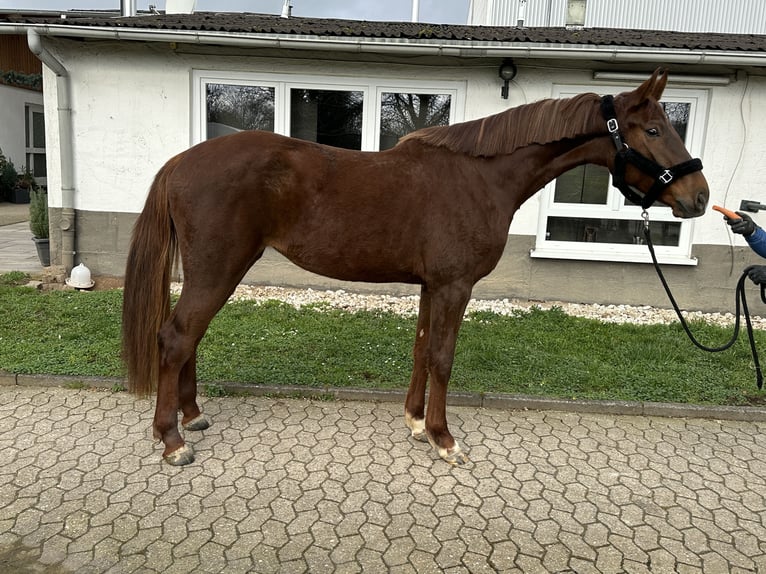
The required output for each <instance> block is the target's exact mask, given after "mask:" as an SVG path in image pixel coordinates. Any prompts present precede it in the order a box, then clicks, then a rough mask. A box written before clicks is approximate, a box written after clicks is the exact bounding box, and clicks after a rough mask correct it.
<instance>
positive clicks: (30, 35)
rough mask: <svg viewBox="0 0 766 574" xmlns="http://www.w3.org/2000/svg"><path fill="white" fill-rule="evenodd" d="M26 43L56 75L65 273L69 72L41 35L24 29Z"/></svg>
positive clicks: (70, 191) (69, 244) (70, 162)
mask: <svg viewBox="0 0 766 574" xmlns="http://www.w3.org/2000/svg"><path fill="white" fill-rule="evenodd" d="M27 44H28V45H29V49H30V51H31V52H32V53H33V54H34V55H35V56H37V57H38V58H39V59H40V61H41V62H42V63H43V64H45V65H46V66H47V67H48V68H50V69H51V71H53V73H54V74H56V97H57V99H58V124H59V157H60V161H61V220H60V225H61V264H62V265H63V266H64V267H65V268H66V272H67V274H68V273H69V272H70V271H71V270H72V268H73V267H74V254H75V211H74V194H75V187H74V153H73V149H74V148H73V140H74V136H73V129H72V104H71V89H70V79H69V71H68V70H67V69H66V68H65V67H64V65H63V64H62V63H61V62H60V61H59V60H58V59H57V58H56V57H55V56H54V55H53V54H51V53H50V52H49V51H48V50H46V49H45V48H44V47H43V45H42V41H41V39H40V34H39V33H38V32H37V31H36V30H35V29H33V28H28V29H27Z"/></svg>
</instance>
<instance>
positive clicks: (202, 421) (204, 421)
mask: <svg viewBox="0 0 766 574" xmlns="http://www.w3.org/2000/svg"><path fill="white" fill-rule="evenodd" d="M183 427H184V430H188V431H201V430H205V429H206V428H208V427H210V419H208V418H207V417H206V416H205V415H203V414H200V415H198V416H196V417H194V418H193V419H192V420H190V421H189V422H188V423H186V424H185V425H183Z"/></svg>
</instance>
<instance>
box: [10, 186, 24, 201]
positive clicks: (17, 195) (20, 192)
mask: <svg viewBox="0 0 766 574" xmlns="http://www.w3.org/2000/svg"><path fill="white" fill-rule="evenodd" d="M8 201H10V202H11V203H29V189H27V188H26V187H16V188H14V189H12V190H10V191H9V192H8Z"/></svg>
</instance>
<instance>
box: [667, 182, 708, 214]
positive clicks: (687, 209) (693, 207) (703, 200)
mask: <svg viewBox="0 0 766 574" xmlns="http://www.w3.org/2000/svg"><path fill="white" fill-rule="evenodd" d="M709 197H710V191H709V190H708V189H707V188H703V189H700V190H698V191H697V192H696V193H693V194H691V196H690V197H680V198H675V199H676V204H675V205H674V206H673V215H675V216H676V217H680V218H683V219H688V218H690V217H699V216H700V215H703V214H704V213H705V208H706V207H707V202H708V199H709Z"/></svg>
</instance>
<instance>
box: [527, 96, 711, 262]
mask: <svg viewBox="0 0 766 574" xmlns="http://www.w3.org/2000/svg"><path fill="white" fill-rule="evenodd" d="M581 91H593V89H592V88H587V89H586V88H582V90H576V89H573V88H563V87H559V88H557V89H555V90H554V96H553V97H562V98H566V97H571V96H574V95H576V94H577V93H580V92H581ZM606 91H607V90H606V89H604V90H602V93H606ZM663 99H664V102H663V107H664V108H665V112H666V113H667V114H668V117H669V118H670V121H671V123H672V124H673V126H674V127H675V129H676V131H678V133H679V134H680V135H681V138H682V139H683V140H684V142H685V143H686V147H687V149H689V151H690V153H691V154H692V156H695V157H696V156H699V150H700V149H701V147H702V137H703V133H702V132H703V129H702V125H703V118H704V117H705V114H706V107H707V93H706V92H705V91H703V90H679V89H670V88H668V89H666V90H665V94H664V96H663ZM641 212H642V210H641V207H640V206H637V205H635V204H633V203H631V202H630V201H628V200H627V199H625V198H624V197H623V195H622V194H621V193H620V191H619V190H618V189H616V188H615V187H613V186H612V179H611V175H610V174H609V171H608V170H607V169H606V168H604V167H600V166H596V165H592V164H588V165H583V166H579V167H577V168H575V169H572V170H570V171H568V172H566V173H564V174H562V175H560V176H559V177H558V178H557V179H556V180H554V181H552V182H551V183H549V184H548V185H547V186H546V187H545V188H544V190H543V192H542V195H541V209H540V221H539V225H538V231H537V238H536V242H535V249H534V250H533V252H532V256H533V257H549V258H558V259H584V260H596V261H635V262H644V261H646V262H648V261H649V260H650V258H649V254H648V250H647V249H646V246H645V245H644V242H645V238H644V227H643V226H644V222H643V219H642V218H641ZM650 215H651V221H652V223H651V232H652V242H653V243H654V245H655V247H656V252H657V257H658V259H659V260H660V261H662V262H664V263H677V264H686V265H695V264H696V259H693V258H692V257H691V230H692V225H693V223H692V222H691V221H685V220H680V219H677V218H675V217H674V216H673V214H672V213H671V210H670V208H669V207H666V206H663V205H661V204H654V205H653V206H652V208H651V210H650Z"/></svg>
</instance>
